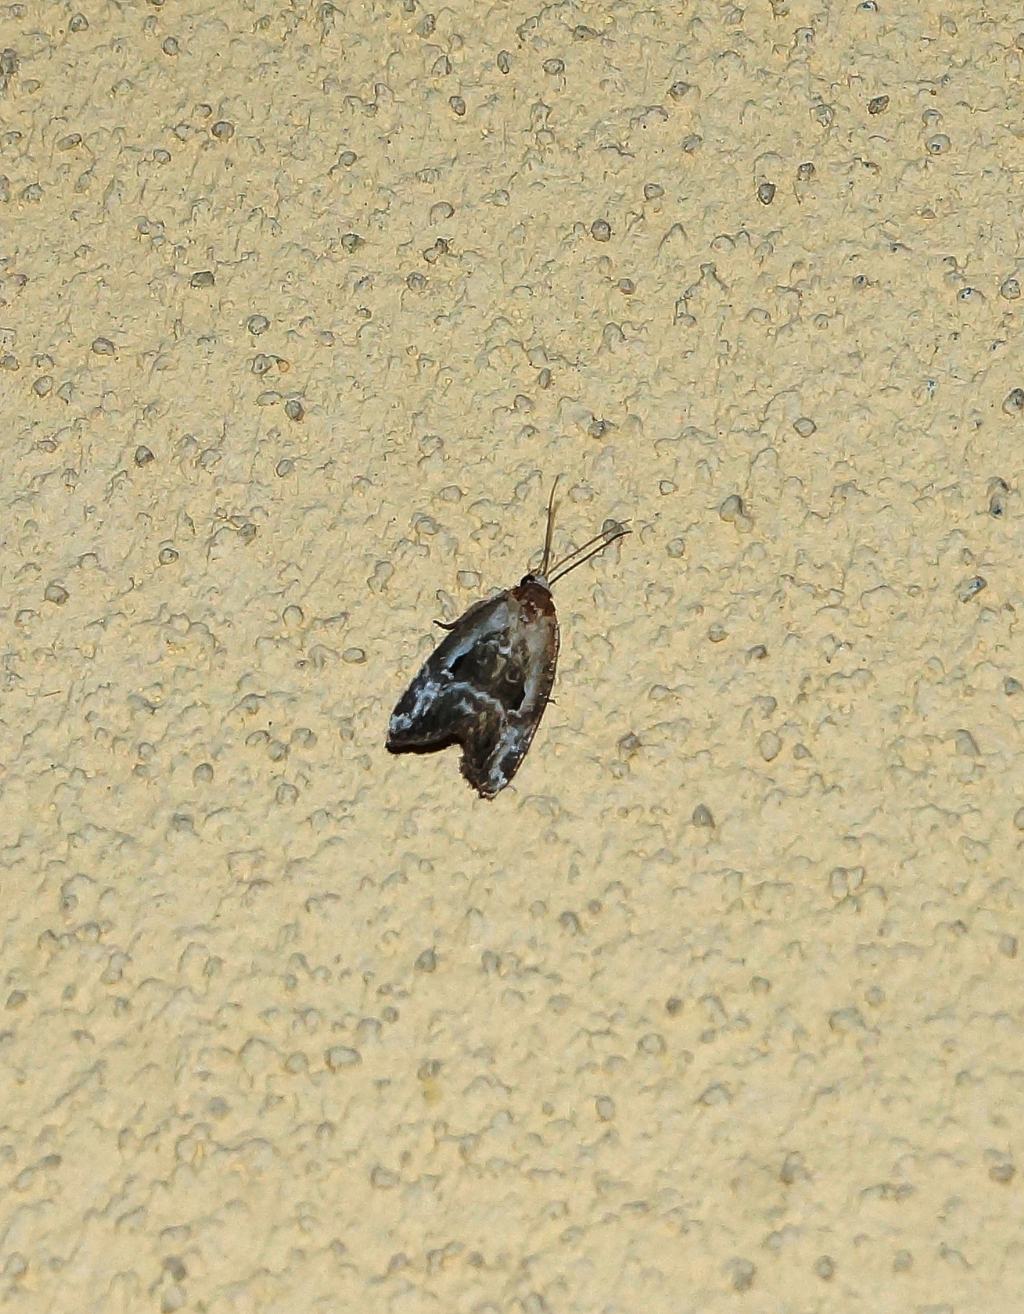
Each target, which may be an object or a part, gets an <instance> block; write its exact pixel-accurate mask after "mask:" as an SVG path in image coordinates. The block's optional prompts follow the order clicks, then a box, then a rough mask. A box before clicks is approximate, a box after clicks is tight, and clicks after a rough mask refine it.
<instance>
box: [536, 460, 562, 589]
mask: <svg viewBox="0 0 1024 1314" xmlns="http://www.w3.org/2000/svg"><path fill="white" fill-rule="evenodd" d="M561 477H562V476H561V475H560V474H557V475H555V482H554V483H553V484H552V485H551V496H550V497H549V498H548V527H547V530H546V531H545V534H544V560H543V561H542V562H541V567H540V573H541V577H542V578H543V579H547V577H548V562H549V561H550V560H551V538H552V535H553V534H554V532H555V489H556V488H557V487H558V481H559V479H561Z"/></svg>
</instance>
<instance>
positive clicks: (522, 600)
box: [512, 575, 555, 620]
mask: <svg viewBox="0 0 1024 1314" xmlns="http://www.w3.org/2000/svg"><path fill="white" fill-rule="evenodd" d="M512 596H513V597H514V598H515V600H516V602H518V603H519V605H520V607H522V609H523V612H524V613H525V616H526V618H527V619H531V620H532V619H533V617H534V616H554V614H555V600H554V598H552V596H551V589H550V588H549V587H548V582H547V580H546V579H545V578H544V576H543V575H524V576H523V578H522V579H521V580H520V581H519V583H518V584H517V585H516V587H515V588H514V589H512Z"/></svg>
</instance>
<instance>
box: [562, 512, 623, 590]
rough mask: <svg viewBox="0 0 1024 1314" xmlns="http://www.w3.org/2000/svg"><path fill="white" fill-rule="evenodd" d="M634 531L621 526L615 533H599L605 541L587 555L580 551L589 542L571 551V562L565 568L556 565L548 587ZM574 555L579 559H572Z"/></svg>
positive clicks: (567, 558) (599, 536)
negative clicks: (582, 554)
mask: <svg viewBox="0 0 1024 1314" xmlns="http://www.w3.org/2000/svg"><path fill="white" fill-rule="evenodd" d="M632 532H633V531H632V530H631V529H624V528H621V527H620V528H619V529H617V530H616V531H615V533H614V534H607V535H605V534H599V535H598V538H603V539H604V542H603V543H598V545H597V547H596V548H592V549H591V550H590V551H589V552H587V553H586V555H585V556H582V557H581V556H579V553H580V552H583V551H584V548H586V547H588V546H589V544H584V546H583V547H581V548H579V549H578V550H577V551H576V552H573V553H571V554H570V555H569V556H568V557H566V561H568V562H569V563H570V564H569V565H568V566H566V567H565V569H564V570H558V569H557V567H556V573H555V574H553V575H552V576H551V578H550V579H549V580H548V587H549V588H551V587H552V585H554V583H555V582H556V581H557V580H560V579H562V578H563V577H564V576H565V575H568V573H569V571H570V570H575V569H576V567H577V566H582V565H583V563H584V561H589V560H590V558H591V557H596V556H597V554H598V553H599V552H603V551H604V550H605V548H606V547H611V545H612V544H613V543H614V542H615V541H616V540H617V539H620V538H625V536H626V535H627V534H632ZM594 541H595V540H594V539H591V540H590V542H591V543H593V542H594ZM573 557H577V560H576V561H573V560H572V558H573Z"/></svg>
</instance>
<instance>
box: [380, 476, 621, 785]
mask: <svg viewBox="0 0 1024 1314" xmlns="http://www.w3.org/2000/svg"><path fill="white" fill-rule="evenodd" d="M557 487H558V480H557V479H556V480H555V482H554V484H553V485H552V488H551V496H550V498H549V500H548V518H547V529H546V532H545V535H544V555H543V558H542V561H541V566H540V570H539V571H530V572H528V573H527V574H525V575H524V576H523V578H522V579H521V580H520V581H519V583H518V584H517V585H516V586H515V587H514V588H511V589H506V590H505V591H504V592H503V593H499V594H498V595H497V596H496V597H493V598H486V599H485V600H484V601H483V602H477V603H474V604H473V606H472V607H470V608H469V609H468V611H465V612H463V614H462V615H461V616H460V617H459V619H458V620H457V621H453V622H452V623H451V624H445V622H444V621H436V622H435V623H436V624H437V625H439V626H440V627H441V629H443V630H447V631H448V633H447V635H446V637H445V638H444V639H442V640H441V642H440V643H439V644H438V646H437V647H436V648H435V649H434V651H433V652H432V653H431V654H430V656H429V657H428V658H427V660H426V661H425V662H424V663H423V665H422V666H421V667H420V670H419V672H418V673H417V675H416V678H415V679H414V680H413V682H412V684H410V685H409V687H408V689H406V691H405V693H404V694H402V696H401V698H400V699H399V700H398V704H397V705H396V707H395V710H394V711H393V712H392V713H391V721H390V723H389V725H388V737H387V744H386V747H387V748H388V750H389V751H390V752H392V753H408V752H415V753H429V752H434V751H435V750H437V749H441V748H447V747H449V746H450V745H452V744H459V745H461V747H462V764H461V769H462V774H463V775H464V776H465V778H466V779H467V780H468V781H469V783H470V784H471V785H472V786H473V788H474V789H475V790H476V792H477V793H478V794H479V795H480V797H481V798H494V796H495V795H496V794H497V793H499V792H500V791H501V790H503V789H504V788H505V786H506V785H507V784H508V783H509V781H510V780H511V779H512V777H513V776H514V775H515V774H516V772H517V771H518V770H519V768H520V766H521V765H522V762H523V758H524V757H525V756H526V754H527V751H528V749H529V747H530V744H531V743H532V742H533V736H534V735H535V734H536V733H537V726H538V725H540V719H541V717H542V716H543V715H544V709H545V708H546V707H547V705H548V703H549V702H550V697H549V695H550V693H551V687H552V685H553V684H554V682H555V666H556V665H557V662H558V617H557V615H556V614H555V602H554V598H553V597H552V596H551V589H552V586H553V585H554V584H555V583H556V582H557V581H558V580H560V579H562V578H563V577H564V576H566V575H568V573H569V572H570V571H571V570H575V569H576V567H577V566H582V565H583V563H584V562H585V561H589V560H590V558H591V557H593V556H596V555H597V554H598V553H599V552H603V551H604V550H605V548H606V547H608V546H609V545H610V544H612V543H614V542H615V541H616V540H617V539H620V538H622V537H623V535H624V534H628V533H629V532H630V531H629V530H628V529H626V527H625V526H624V525H621V524H607V523H606V526H605V528H604V529H602V530H601V532H600V533H599V534H595V535H594V537H593V538H592V539H590V540H589V541H588V542H586V543H584V544H583V546H582V547H579V548H576V549H575V551H573V552H570V553H569V554H568V555H567V556H565V557H563V558H562V560H561V561H557V562H555V563H554V565H552V564H551V540H552V535H553V533H554V527H555V489H556V488H557ZM595 544H596V546H595Z"/></svg>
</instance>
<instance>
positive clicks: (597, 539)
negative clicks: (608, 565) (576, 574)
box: [545, 520, 633, 578]
mask: <svg viewBox="0 0 1024 1314" xmlns="http://www.w3.org/2000/svg"><path fill="white" fill-rule="evenodd" d="M628 524H629V521H628V520H620V521H619V528H618V530H617V531H616V532H615V533H614V534H612V535H611V537H609V536H608V534H607V533H606V532H605V531H604V530H603V529H602V530H601V532H600V534H595V535H594V537H593V538H588V539H587V541H586V542H585V543H583V544H581V545H580V547H578V548H573V550H572V551H571V552H569V553H567V554H566V555H565V556H564V557H563V558H562V560H561V561H556V562H555V564H554V565H553V566H552V567H551V572H552V574H554V575H557V574H558V572H559V571H560V570H562V567H563V566H564V565H566V563H567V562H570V561H572V559H573V557H578V556H579V555H580V553H582V552H586V550H587V548H589V547H593V545H594V544H595V543H600V544H601V547H607V546H608V544H609V543H614V542H615V540H616V539H617V538H622V536H623V534H631V533H632V532H633V531H632V530H631V529H625V528H623V526H625V525H628ZM597 551H598V552H600V551H601V548H598V549H597ZM589 555H590V556H593V555H594V553H593V552H591V553H590V554H589ZM586 560H587V558H586V557H583V561H586ZM576 565H577V566H578V565H582V561H578V562H577V563H576ZM574 569H575V566H570V567H569V570H574ZM568 573H569V571H568V570H562V574H563V575H567V574H568ZM545 578H547V576H545Z"/></svg>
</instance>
